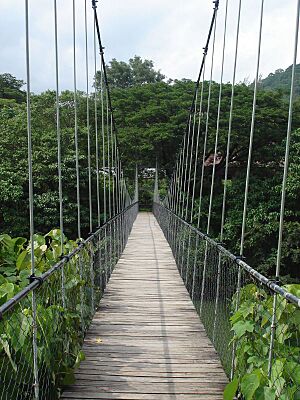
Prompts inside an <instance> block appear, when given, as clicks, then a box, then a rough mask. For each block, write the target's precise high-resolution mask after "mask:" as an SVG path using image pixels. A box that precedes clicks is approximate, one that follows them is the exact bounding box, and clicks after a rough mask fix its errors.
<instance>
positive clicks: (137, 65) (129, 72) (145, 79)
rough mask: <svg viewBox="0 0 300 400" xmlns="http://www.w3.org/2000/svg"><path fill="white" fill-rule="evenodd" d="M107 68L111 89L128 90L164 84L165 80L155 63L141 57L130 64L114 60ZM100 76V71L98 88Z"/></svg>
mask: <svg viewBox="0 0 300 400" xmlns="http://www.w3.org/2000/svg"><path fill="white" fill-rule="evenodd" d="M106 68H107V76H108V81H109V83H110V86H111V87H118V88H128V87H132V86H140V85H145V84H147V83H156V82H162V81H163V80H164V79H165V76H164V75H163V74H162V73H161V72H160V71H156V70H155V69H154V64H153V61H151V60H147V59H145V60H143V59H142V58H141V57H139V56H134V57H133V58H131V59H130V60H129V62H128V63H126V62H124V61H117V60H116V59H115V58H113V59H112V61H110V63H109V65H108V66H107V67H106ZM100 76H101V74H100V72H99V71H98V72H97V74H96V86H97V87H98V88H100Z"/></svg>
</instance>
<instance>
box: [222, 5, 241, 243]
mask: <svg viewBox="0 0 300 400" xmlns="http://www.w3.org/2000/svg"><path fill="white" fill-rule="evenodd" d="M241 7H242V0H239V7H238V19H237V28H236V39H235V54H234V64H233V77H232V86H231V100H230V112H229V123H228V134H227V147H226V162H225V172H224V188H223V202H222V216H221V229H220V242H221V243H222V242H223V236H224V224H225V212H226V199H227V180H228V168H229V156H230V144H231V131H232V119H233V105H234V93H235V81H236V69H237V58H238V47H239V35H240V21H241Z"/></svg>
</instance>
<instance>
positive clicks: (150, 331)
mask: <svg viewBox="0 0 300 400" xmlns="http://www.w3.org/2000/svg"><path fill="white" fill-rule="evenodd" d="M83 350H84V352H85V355H86V359H85V361H83V362H82V363H81V366H80V368H79V369H78V371H77V372H76V382H75V384H74V385H72V386H71V387H68V388H66V389H65V391H64V393H63V396H62V398H63V399H78V400H79V399H90V400H92V399H112V398H113V399H124V400H128V399H132V400H134V399H141V400H142V399H145V400H147V399H148V400H150V399H151V400H154V399H155V400H160V399H170V400H172V399H176V400H181V399H182V400H190V399H203V400H221V399H222V398H223V395H222V393H223V390H224V387H225V385H226V382H227V378H226V376H225V373H224V371H223V369H222V366H221V364H220V361H219V359H218V356H217V354H216V352H215V350H214V348H213V346H212V344H211V342H210V341H209V339H208V337H207V336H206V333H205V331H204V328H203V325H202V324H201V322H200V320H199V318H198V315H197V313H196V311H195V309H194V306H193V304H192V302H191V299H190V297H189V295H188V293H187V291H186V289H185V287H184V284H183V282H182V280H181V278H180V276H179V273H178V270H177V267H176V264H175V261H174V258H173V255H172V251H171V249H170V247H169V246H168V244H167V242H166V240H165V238H164V236H163V233H162V231H161V229H160V228H159V226H158V224H157V222H156V221H155V219H154V217H153V215H152V214H151V213H139V215H138V218H137V220H136V222H135V223H134V226H133V229H132V232H131V235H130V238H129V240H128V244H127V246H126V248H125V251H124V253H123V254H122V257H121V259H120V260H119V262H118V264H117V266H116V268H115V270H114V272H113V275H112V278H111V280H110V282H109V284H108V287H107V289H106V292H105V294H104V297H103V299H102V301H101V303H100V305H99V307H98V310H97V313H96V315H95V317H94V319H93V322H92V324H91V326H90V329H89V331H88V333H87V335H86V338H85V342H84V346H83Z"/></svg>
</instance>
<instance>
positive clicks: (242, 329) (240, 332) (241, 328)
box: [232, 321, 254, 338]
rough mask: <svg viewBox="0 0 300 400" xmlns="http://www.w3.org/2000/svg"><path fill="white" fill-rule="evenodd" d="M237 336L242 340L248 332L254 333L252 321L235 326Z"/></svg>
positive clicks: (240, 322) (238, 323)
mask: <svg viewBox="0 0 300 400" xmlns="http://www.w3.org/2000/svg"><path fill="white" fill-rule="evenodd" d="M232 329H233V330H234V333H235V335H236V336H237V338H241V337H242V336H244V335H245V333H246V332H253V330H254V324H253V322H251V321H245V322H244V321H239V322H237V323H236V324H234V325H233V328H232Z"/></svg>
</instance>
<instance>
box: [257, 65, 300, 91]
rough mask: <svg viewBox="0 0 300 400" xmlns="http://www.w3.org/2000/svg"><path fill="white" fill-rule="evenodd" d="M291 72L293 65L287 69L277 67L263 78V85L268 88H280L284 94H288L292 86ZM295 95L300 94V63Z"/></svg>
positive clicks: (296, 73) (296, 77)
mask: <svg viewBox="0 0 300 400" xmlns="http://www.w3.org/2000/svg"><path fill="white" fill-rule="evenodd" d="M291 72H292V66H291V65H290V66H289V67H288V68H287V69H286V70H284V69H277V70H276V71H275V72H274V73H273V72H271V73H270V74H269V75H268V76H267V77H266V78H264V79H262V80H261V86H262V87H263V88H264V89H268V90H280V91H281V92H282V93H283V94H285V95H288V94H289V91H290V88H291ZM295 95H296V96H299V95H300V64H297V65H296V71H295Z"/></svg>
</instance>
